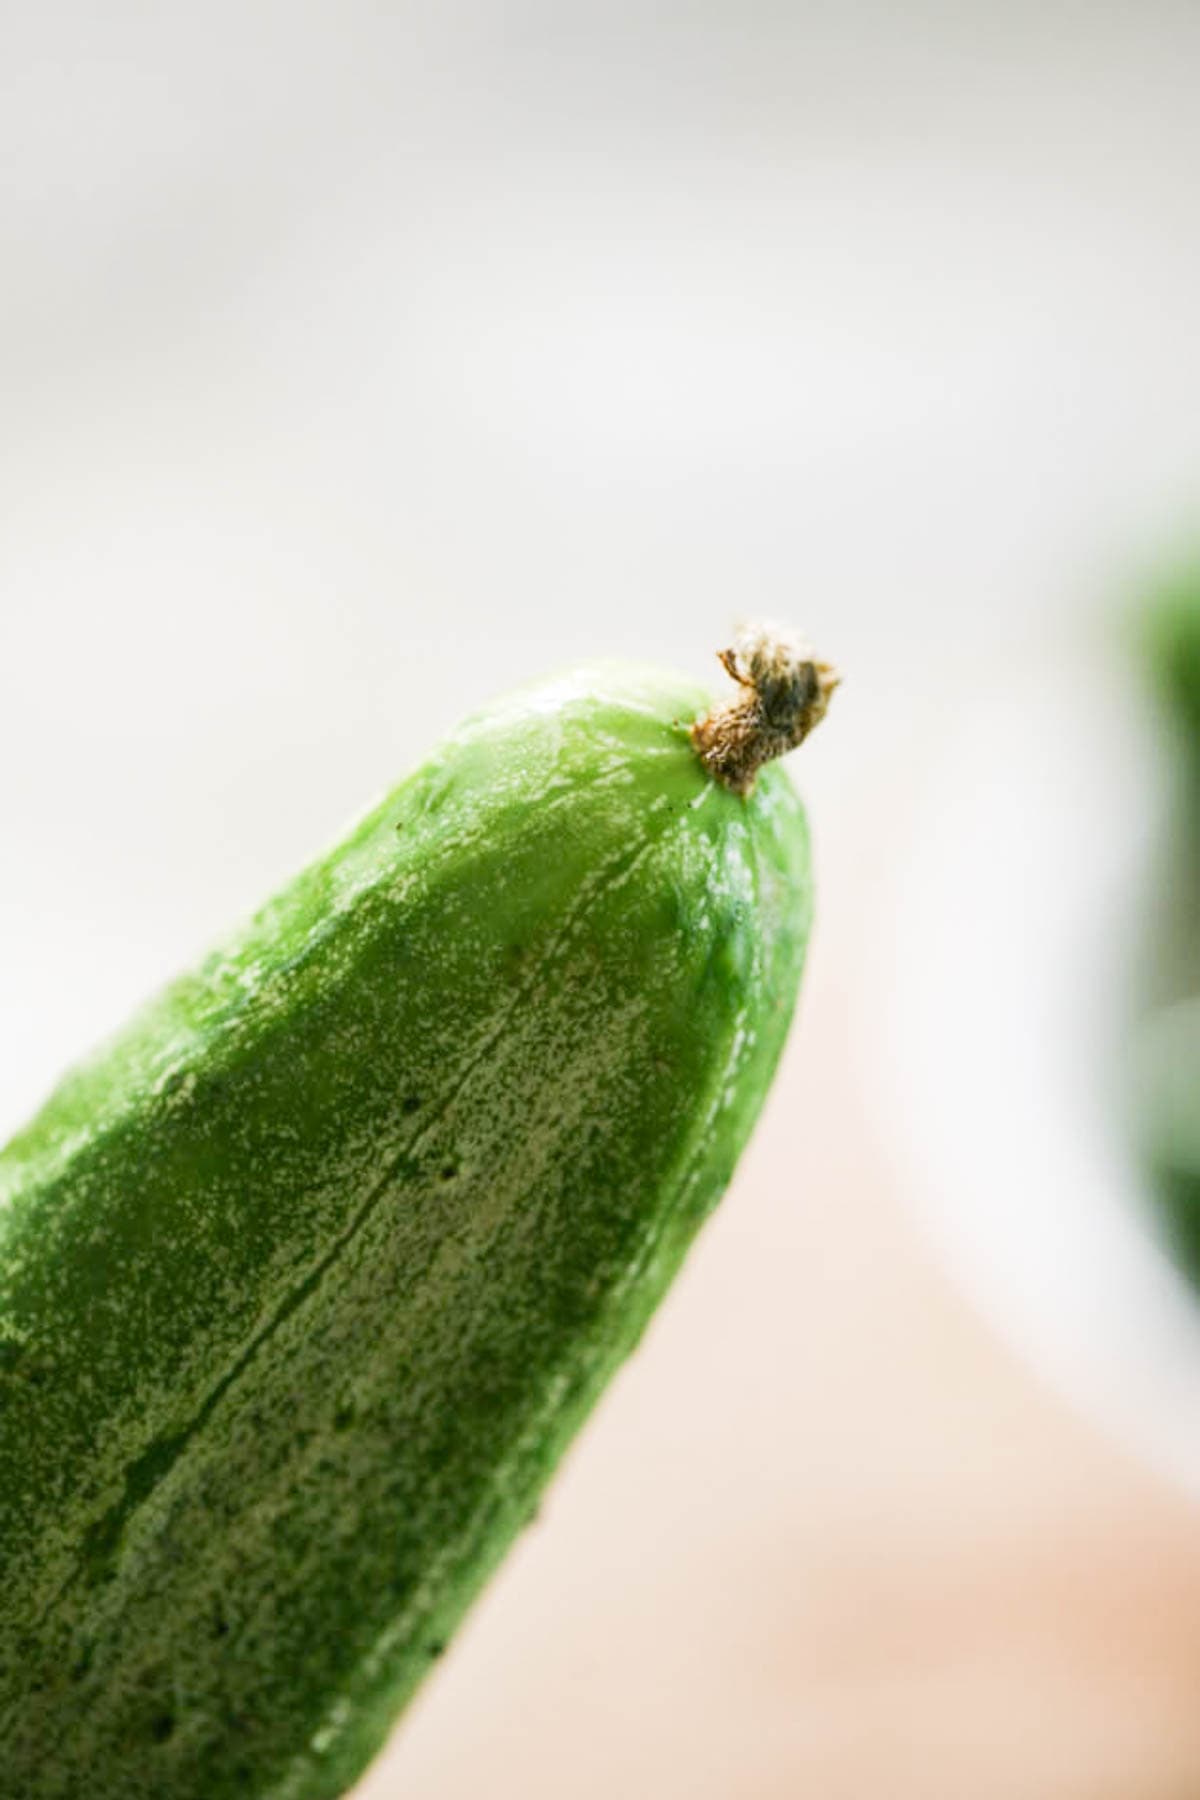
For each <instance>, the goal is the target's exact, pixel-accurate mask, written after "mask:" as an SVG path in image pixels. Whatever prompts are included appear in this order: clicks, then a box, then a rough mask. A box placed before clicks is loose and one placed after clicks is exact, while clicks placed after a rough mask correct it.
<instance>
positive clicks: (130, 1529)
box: [0, 632, 836, 1800]
mask: <svg viewBox="0 0 1200 1800" xmlns="http://www.w3.org/2000/svg"><path fill="white" fill-rule="evenodd" d="M726 662H727V666H728V667H730V668H731V670H732V672H733V673H734V674H735V676H736V677H737V679H738V681H739V682H740V683H741V688H740V692H739V695H738V698H737V699H736V700H735V701H734V702H733V703H732V704H730V705H726V706H724V707H721V708H718V709H716V710H715V711H713V712H712V713H707V712H706V708H707V706H708V697H707V696H706V695H705V694H704V693H702V692H701V691H699V690H698V689H696V688H695V687H693V686H692V685H690V684H689V683H687V682H684V681H679V680H676V679H673V678H671V677H669V676H664V675H661V674H659V673H657V672H655V671H653V670H643V669H639V668H636V667H635V668H626V667H624V666H621V665H595V666H589V667H586V668H584V669H581V670H576V671H574V672H569V673H567V674H565V675H562V676H559V677H557V678H554V679H552V680H550V681H548V682H544V683H541V684H539V685H536V686H534V687H532V688H530V689H527V690H525V691H523V692H521V693H520V694H517V695H515V696H513V697H511V698H509V699H507V700H504V701H502V702H500V703H498V704H496V705H495V706H493V707H491V708H490V709H488V710H487V711H486V712H484V713H482V714H480V715H478V716H476V717H475V718H474V719H473V720H471V721H469V722H468V723H467V724H466V725H465V726H463V727H462V728H460V729H459V730H458V731H457V732H455V733H454V734H453V735H452V736H451V737H450V738H449V739H448V740H447V741H446V742H445V743H443V744H442V745H441V747H440V748H439V749H437V750H436V751H435V752H434V753H433V754H432V755H431V756H430V757H429V759H428V761H427V762H426V763H425V764H424V765H423V766H422V767H421V768H419V769H418V770H417V771H416V772H415V773H414V774H412V775H410V776H409V778H408V779H407V780H405V781H403V782H402V783H401V785H400V786H399V787H398V788H396V789H395V791H394V792H393V793H391V794H390V795H389V796H388V798H387V799H385V800H384V801H383V802H382V804H381V805H379V806H378V807H377V808H376V809H375V810H374V811H373V812H372V813H371V814H370V815H369V816H368V817H367V818H365V819H364V820H363V821H362V822H361V823H360V824H359V825H358V826H357V827H356V828H355V829H354V830H353V831H352V832H351V833H350V835H349V836H348V837H347V838H346V839H345V841H344V842H342V843H341V844H340V845H339V846H338V847H337V848H336V849H334V850H333V851H332V852H331V853H330V854H327V855H325V856H324V857H322V858H321V859H320V860H319V861H317V862H315V863H314V864H313V865H312V866H311V867H310V868H308V869H307V870H306V871H305V872H303V873H302V874H301V875H300V876H299V877H298V878H296V879H295V880H294V881H292V883H291V884H290V885H289V886H288V887H286V888H285V889H284V890H283V892H281V893H280V894H279V895H277V896H276V897H275V898H274V899H273V900H272V901H271V902H270V903H269V904H268V905H266V906H265V907H264V908H263V909H262V910H261V911H260V912H259V913H258V914H257V915H256V916H255V917H254V918H253V919H252V920H251V921H250V922H249V924H248V925H246V926H245V927H244V928H243V929H242V930H241V931H240V932H239V933H238V934H237V935H236V936H234V937H233V938H232V939H231V940H230V941H229V942H227V943H226V944H225V945H224V946H223V947H221V948H220V949H218V950H217V951H216V952H215V953H214V954H212V955H211V956H209V958H208V959H207V960H206V961H205V962H204V963H203V964H202V965H201V966H200V967H199V968H198V969H197V970H196V971H195V973H193V974H190V975H187V976H185V977H184V978H183V979H181V980H179V981H177V982H176V983H175V984H174V985H173V986H172V987H170V988H169V989H168V990H167V991H166V992H165V993H164V994H163V995H162V996H161V997H160V998H158V999H157V1000H156V1001H154V1002H153V1003H152V1004H151V1005H150V1006H149V1007H148V1008H147V1009H146V1010H144V1011H143V1012H142V1013H141V1014H140V1015H139V1016H138V1017H137V1018H135V1019H134V1021H133V1022H132V1024H131V1025H129V1026H128V1027H127V1028H126V1029H125V1030H124V1032H123V1033H121V1034H120V1035H119V1036H117V1037H116V1038H115V1039H114V1040H113V1041H112V1042H110V1043H109V1044H108V1045H106V1046H105V1047H104V1048H103V1049H102V1050H101V1051H100V1052H99V1053H98V1054H96V1055H95V1056H93V1057H92V1058H91V1060H89V1061H87V1062H85V1063H84V1064H82V1065H81V1066H80V1067H79V1068H77V1069H76V1070H75V1071H74V1072H72V1073H71V1074H70V1075H69V1076H68V1077H67V1078H66V1079H65V1080H64V1081H63V1082H62V1084H61V1086H60V1087H59V1088H58V1089H57V1091H56V1092H55V1093H54V1094H53V1095H52V1096H51V1098H50V1099H49V1101H48V1102H47V1104H46V1105H45V1107H44V1109H43V1110H42V1111H41V1112H40V1113H39V1115H38V1116H37V1117H36V1118H35V1119H34V1120H33V1121H32V1123H31V1124H30V1125H29V1126H28V1127H27V1128H26V1129H25V1130H24V1131H23V1132H22V1133H21V1134H20V1135H19V1136H18V1137H17V1138H16V1139H15V1140H14V1141H13V1142H12V1143H11V1144H10V1145H9V1146H8V1148H7V1149H6V1150H5V1151H4V1152H3V1153H2V1154H0V1569H2V1571H3V1579H2V1581H0V1793H2V1794H3V1796H4V1800H85V1797H86V1800H140V1797H142V1796H146V1797H149V1796H154V1797H155V1800H224V1797H225V1796H233V1795H238V1796H242V1797H245V1796H251V1797H253V1800H263V1797H266V1796H270V1797H271V1800H322V1797H328V1796H334V1795H338V1794H341V1793H343V1792H344V1791H345V1789H346V1787H347V1786H348V1785H349V1784H350V1783H351V1782H352V1781H353V1780H354V1779H355V1777H356V1776H357V1775H358V1774H359V1773H360V1772H361V1770H362V1769H363V1767H364V1766H365V1764H366V1763H367V1761H368V1760H369V1758H370V1757H371V1756H372V1755H373V1754H374V1752H375V1751H376V1750H377V1749H378V1747H379V1746H380V1744H381V1742H382V1740H383V1738H384V1736H385V1735H386V1733H387V1731H388V1729H389V1727H390V1725H391V1723H392V1721H393V1720H394V1718H395V1717H396V1715H397V1713H398V1712H399V1710H400V1708H401V1707H402V1706H403V1704H404V1702H405V1701H406V1700H407V1698H408V1697H409V1696H410V1695H411V1693H412V1692H413V1690H414V1689H415V1687H416V1686H417V1684H418V1682H419V1681H420V1679H421V1677H422V1676H423V1675H424V1674H425V1672H426V1671H427V1669H428V1668H429V1666H430V1665H431V1663H432V1662H433V1661H434V1660H435V1659H436V1658H437V1656H438V1655H439V1654H440V1652H441V1650H442V1649H443V1647H444V1645H445V1643H446V1641H447V1638H448V1636H449V1634H450V1632H451V1631H452V1630H453V1629H454V1626H455V1624H456V1623H457V1621H458V1620H459V1618H460V1617H461V1615H462V1613H463V1611H464V1609H465V1607H466V1606H467V1604H468V1602H469V1601H470V1599H471V1598H472V1596H473V1594H474V1593H475V1592H476V1591H477V1589H478V1588H479V1586H480V1585H481V1583H482V1581H483V1580H484V1578H485V1577H486V1575H487V1574H488V1572H489V1571H490V1570H491V1569H492V1567H493V1566H494V1565H495V1564H496V1562H497V1561H498V1559H499V1557H500V1556H501V1554H502V1552H503V1551H504V1549H505V1548H506V1546H507V1545H508V1544H509V1542H510V1540H511V1539H512V1538H513V1536H514V1534H515V1533H516V1532H517V1531H518V1530H519V1529H520V1528H521V1527H522V1526H523V1525H524V1524H525V1523H526V1521H527V1520H528V1519H529V1518H530V1517H531V1515H532V1513H533V1511H534V1509H535V1507H536V1504H537V1501H538V1496H539V1493H540V1491H541V1489H542V1488H543V1486H544V1484H545V1482H546V1480H547V1478H548V1476H549V1475H550V1473H551V1471H552V1470H553V1468H554V1465H555V1463H556V1462H557V1460H558V1458H559V1457H560V1455H561V1453H562V1452H563V1450H564V1448H565V1447H566V1445H567V1443H568V1441H569V1440H570V1438H571V1436H572V1434H573V1433H574V1432H575V1430H576V1428H577V1427H578V1425H579V1424H580V1422H581V1420H582V1419H583V1417H584V1415H585V1414H586V1412H587V1411H588V1409H589V1408H590V1406H591V1405H592V1403H593V1402H594V1400H595V1399H596V1397H597V1395H598V1394H599V1392H600V1390H601V1388H602V1387H603V1385H604V1383H605V1382H606V1381H607V1379H608V1378H609V1376H610V1375H611V1374H612V1372H613V1370H614V1369H615V1368H616V1366H617V1365H618V1364H619V1363H620V1361H621V1360H622V1358H623V1357H625V1356H626V1355H627V1353H628V1352H629V1351H630V1349H631V1348H632V1347H633V1345H634V1344H635V1342H636V1341H637V1338H638V1336H639V1334H640V1333H641V1331H642V1329H643V1327H644V1325H645V1324H646V1321H647V1319H648V1317H649V1314H650V1312H651V1310H652V1308H653V1307H654V1305H655V1303H656V1301H657V1300H658V1299H659V1297H660V1296H661V1294H662V1293H663V1291H664V1289H665V1288H666V1286H667V1283H668V1282H669V1280H670V1279H671V1276H672V1275H673V1274H674V1272H675V1270H676V1268H677V1267H678V1265H679V1263H680V1260H681V1258H682V1256H683V1254H684V1252H685V1250H686V1248H687V1246H688V1243H689V1242H690V1240H691V1238H692V1236H693V1234H694V1232H695V1231H696V1229H697V1227H698V1226H699V1224H700V1222H701V1221H702V1220H703V1218H704V1217H705V1215H706V1214H707V1213H708V1211H709V1210H710V1208H711V1207H712V1206H713V1204H714V1203H715V1201H716V1200H717V1198H718V1197H719V1195H720V1193H721V1191H722V1189H723V1188H724V1187H725V1186H726V1184H727V1182H728V1180H729V1177H730V1174H731V1172H732V1170H733V1167H734V1163H735V1161H736V1159H737V1156H738V1154H739V1152H740V1150H741V1148H742V1146H743V1144H744V1143H745V1141H746V1138H747V1135H748V1133H749V1131H750V1129H751V1126H752V1125H753V1123H754V1119H755V1117H756V1115H757V1113H758V1111H759V1107H760V1105H761V1103H762V1100H763V1097H764V1095H765V1092H766V1089H767V1086H768V1083H769V1081H770V1078H771V1075H772V1072H773V1070H774V1068H775V1065H776V1062H777V1059H778V1057H779V1054H780V1050H781V1047H782V1045H783V1041H784V1036H785V1033H786V1031H787V1028H788V1023H789V1019H790V1017H791V1014H792V1010H793V1004H794V1001H795V997H796V992H797V987H798V983H799V978H800V973H801V967H802V962H803V958H804V951H805V943H806V938H807V933H808V925H809V912H810V894H811V887H810V878H809V858H808V839H807V833H806V826H805V819H804V813H803V811H802V808H801V805H800V802H799V800H798V799H797V797H796V794H795V791H794V789H793V787H792V785H791V783H790V781H789V779H788V777H787V775H786V774H785V773H784V771H783V770H782V769H781V768H779V767H778V766H772V767H770V768H765V769H763V770H762V772H761V774H760V775H759V776H758V779H757V781H755V779H754V775H755V770H756V767H757V762H761V760H762V757H761V754H760V753H761V751H762V747H763V745H764V743H769V744H770V745H771V746H772V750H773V753H777V752H778V751H779V750H780V749H783V748H786V747H787V746H788V744H789V743H793V742H798V741H799V739H800V738H801V737H802V736H803V735H804V732H805V731H806V730H807V729H808V728H810V726H811V724H812V723H814V722H815V720H816V718H818V717H819V716H820V714H821V713H822V712H823V710H824V706H825V702H826V700H827V698H828V693H829V691H830V690H831V688H832V686H833V684H834V681H835V679H836V677H834V676H833V674H832V671H830V670H829V669H828V668H827V666H826V665H823V664H817V663H815V662H814V661H813V659H812V657H811V653H809V652H806V651H804V650H803V648H802V647H798V646H797V644H796V643H795V642H794V641H792V640H788V639H787V638H786V637H783V638H780V636H779V634H778V633H776V634H774V635H772V634H770V633H763V632H760V633H758V634H757V635H755V634H753V633H751V634H749V635H746V636H744V637H743V638H742V639H741V640H739V646H738V647H736V648H735V650H734V651H732V652H729V653H726ZM789 709H790V710H789ZM698 715H704V716H703V717H700V718H699V719H698V717H697V716H698ZM693 722H695V723H693ZM756 759H757V761H756Z"/></svg>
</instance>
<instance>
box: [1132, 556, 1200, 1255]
mask: <svg viewBox="0 0 1200 1800" xmlns="http://www.w3.org/2000/svg"><path fill="white" fill-rule="evenodd" d="M1142 628H1143V641H1144V644H1145V649H1146V654H1147V658H1148V661H1149V666H1150V671H1151V676H1152V679H1153V681H1154V683H1155V687H1156V690H1157V693H1158V695H1159V697H1160V699H1161V702H1162V705H1163V710H1164V715H1165V724H1166V727H1167V731H1168V754H1169V758H1170V766H1171V769H1172V775H1173V782H1174V789H1175V791H1174V794H1173V796H1172V808H1171V827H1170V832H1169V839H1168V844H1167V847H1166V856H1165V858H1164V863H1163V867H1162V868H1161V869H1160V871H1159V872H1158V879H1157V892H1156V895H1155V899H1154V902H1153V905H1152V907H1151V911H1150V918H1149V921H1148V923H1149V927H1150V931H1149V952H1150V967H1149V970H1148V980H1147V989H1148V997H1149V998H1150V1000H1151V1002H1152V1006H1153V1010H1152V1011H1151V1012H1150V1013H1149V1014H1148V1015H1147V1017H1146V1018H1145V1019H1144V1021H1143V1023H1142V1025H1141V1027H1140V1029H1139V1031H1138V1034H1137V1039H1136V1047H1135V1074H1134V1091H1135V1094H1134V1099H1135V1118H1136V1132H1137V1138H1138V1143H1139V1146H1140V1148H1141V1151H1142V1154H1143V1157H1144V1158H1145V1161H1146V1164H1147V1166H1148V1169H1149V1173H1150V1177H1151V1182H1152V1186H1153V1193H1154V1197H1155V1200H1156V1201H1157V1203H1158V1205H1159V1207H1160V1211H1161V1219H1162V1224H1163V1226H1164V1229H1165V1232H1166V1235H1167V1238H1168V1241H1169V1243H1170V1246H1171V1249H1172V1251H1173V1253H1174V1254H1175V1256H1176V1258H1177V1260H1178V1261H1179V1263H1180V1265H1181V1266H1182V1267H1183V1269H1184V1270H1185V1271H1186V1273H1187V1274H1188V1275H1189V1276H1190V1277H1191V1279H1192V1280H1193V1282H1194V1283H1195V1284H1196V1285H1197V1286H1200V561H1196V562H1194V563H1192V564H1191V566H1190V567H1180V568H1178V569H1177V570H1176V571H1175V572H1174V573H1173V574H1172V575H1171V576H1170V577H1168V578H1167V579H1166V580H1164V581H1163V582H1161V583H1160V585H1159V587H1158V589H1157V591H1155V592H1154V593H1153V595H1152V597H1151V600H1150V603H1149V605H1148V606H1147V607H1146V609H1145V611H1144V613H1143V615H1142Z"/></svg>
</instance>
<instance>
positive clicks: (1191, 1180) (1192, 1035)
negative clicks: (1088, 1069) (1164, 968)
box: [1135, 997, 1200, 1286]
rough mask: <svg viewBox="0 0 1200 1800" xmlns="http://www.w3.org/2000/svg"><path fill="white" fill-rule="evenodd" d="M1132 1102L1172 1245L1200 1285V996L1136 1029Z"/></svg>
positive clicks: (1168, 1008)
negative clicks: (1133, 1098) (1133, 1101)
mask: <svg viewBox="0 0 1200 1800" xmlns="http://www.w3.org/2000/svg"><path fill="white" fill-rule="evenodd" d="M1135 1108H1136V1116H1137V1120H1138V1133H1139V1137H1140V1140H1141V1142H1142V1144H1143V1146H1144V1148H1145V1152H1146V1154H1147V1156H1148V1160H1149V1166H1150V1173H1151V1177H1152V1180H1153V1184H1154V1196H1155V1199H1156V1200H1157V1202H1158V1204H1159V1206H1160V1209H1161V1219H1162V1224H1163V1226H1164V1229H1165V1232H1166V1236H1167V1239H1168V1241H1169V1244H1170V1247H1171V1250H1172V1252H1173V1253H1174V1255H1175V1257H1176V1260H1177V1261H1178V1262H1179V1263H1180V1265H1181V1267H1182V1268H1183V1269H1184V1270H1185V1271H1186V1273H1187V1274H1188V1275H1189V1276H1190V1277H1191V1279H1192V1280H1193V1281H1194V1282H1195V1283H1196V1284H1197V1285H1198V1286H1200V997H1195V998H1192V999H1189V1000H1181V1001H1179V1002H1177V1003H1176V1004H1175V1005H1174V1006H1162V1007H1159V1008H1158V1009H1157V1010H1156V1011H1155V1012H1154V1013H1153V1014H1152V1015H1151V1016H1150V1018H1149V1019H1147V1021H1146V1023H1145V1024H1144V1026H1143V1027H1142V1029H1141V1031H1140V1032H1139V1033H1138V1039H1137V1051H1136V1064H1135Z"/></svg>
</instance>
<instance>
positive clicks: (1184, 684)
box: [1143, 561, 1200, 778]
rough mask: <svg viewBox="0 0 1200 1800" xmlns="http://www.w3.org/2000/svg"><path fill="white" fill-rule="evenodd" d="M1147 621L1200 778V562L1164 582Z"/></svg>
mask: <svg viewBox="0 0 1200 1800" xmlns="http://www.w3.org/2000/svg"><path fill="white" fill-rule="evenodd" d="M1143 618H1144V626H1145V642H1146V647H1147V652H1148V655H1149V660H1150V667H1151V671H1152V673H1153V676H1154V678H1155V680H1156V682H1157V685H1158V688H1159V691H1160V693H1161V694H1162V697H1163V699H1164V701H1165V702H1166V704H1167V706H1168V708H1169V709H1170V712H1171V714H1172V715H1173V716H1174V718H1175V720H1176V721H1177V726H1178V730H1179V735H1180V739H1181V747H1182V750H1183V754H1184V756H1185V758H1187V759H1188V760H1189V761H1190V762H1191V763H1192V770H1191V773H1192V775H1193V776H1194V777H1196V778H1200V561H1197V562H1195V563H1193V564H1191V565H1190V566H1182V567H1180V568H1178V569H1177V570H1176V571H1175V572H1174V573H1173V574H1172V575H1170V576H1168V577H1166V579H1164V580H1163V581H1162V582H1160V584H1159V587H1158V589H1157V591H1156V592H1155V593H1154V594H1153V595H1152V597H1151V602H1150V605H1149V607H1148V608H1147V609H1146V612H1145V613H1144V615H1143Z"/></svg>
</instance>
